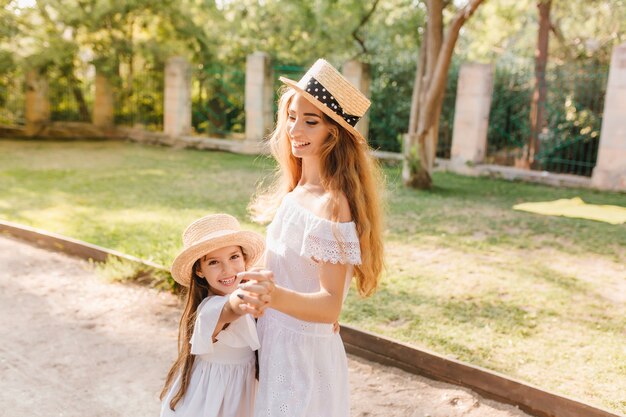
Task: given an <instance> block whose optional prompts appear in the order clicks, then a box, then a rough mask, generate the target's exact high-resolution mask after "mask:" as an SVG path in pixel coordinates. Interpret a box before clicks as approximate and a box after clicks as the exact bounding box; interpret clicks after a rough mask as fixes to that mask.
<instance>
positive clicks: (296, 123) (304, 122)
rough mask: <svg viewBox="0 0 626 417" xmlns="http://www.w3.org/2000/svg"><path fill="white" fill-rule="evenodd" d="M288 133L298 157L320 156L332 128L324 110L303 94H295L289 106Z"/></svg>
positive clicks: (294, 154)
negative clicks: (323, 112) (324, 115)
mask: <svg viewBox="0 0 626 417" xmlns="http://www.w3.org/2000/svg"><path fill="white" fill-rule="evenodd" d="M288 112H289V118H288V120H287V134H288V136H289V140H290V141H291V153H292V154H293V156H295V157H296V158H304V157H308V156H319V154H320V150H321V148H322V144H323V143H324V142H325V141H326V139H328V136H329V134H330V130H329V127H328V122H326V120H325V119H324V117H323V115H322V111H321V110H319V109H318V108H317V107H315V106H314V105H313V104H311V102H309V101H308V100H307V99H306V98H304V96H302V95H301V94H296V95H294V97H293V99H292V100H291V103H290V104H289V108H288Z"/></svg>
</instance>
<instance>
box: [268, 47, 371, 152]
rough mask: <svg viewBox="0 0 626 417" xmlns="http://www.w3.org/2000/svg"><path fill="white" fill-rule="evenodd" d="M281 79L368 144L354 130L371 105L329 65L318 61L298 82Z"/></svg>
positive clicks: (321, 60) (320, 60)
mask: <svg viewBox="0 0 626 417" xmlns="http://www.w3.org/2000/svg"><path fill="white" fill-rule="evenodd" d="M279 79H280V80H281V81H282V82H284V83H285V84H287V85H288V86H289V87H291V88H293V89H294V90H296V91H297V92H298V93H300V94H302V95H303V96H304V97H305V98H306V99H307V100H309V101H310V102H311V103H312V104H313V105H315V107H317V108H318V109H320V110H321V111H323V112H324V113H325V114H326V115H328V116H329V117H330V118H331V119H333V120H334V121H336V122H337V123H339V124H340V125H341V126H343V127H345V128H346V129H347V130H349V131H350V132H352V133H353V134H354V135H355V136H356V137H357V138H359V139H361V140H363V141H365V138H364V137H363V136H362V135H361V134H360V133H359V131H358V130H356V129H355V127H354V126H355V125H356V124H357V122H358V121H359V120H361V118H362V117H363V116H364V115H365V112H366V111H367V109H368V108H369V106H370V101H369V100H368V99H367V97H365V95H364V94H363V93H361V92H360V91H359V90H358V89H357V88H356V87H355V86H353V85H352V84H351V83H350V82H349V81H348V80H346V79H345V78H344V77H343V75H341V74H340V73H339V71H337V70H336V69H335V68H334V67H333V66H332V65H330V64H329V63H328V62H326V61H325V60H323V59H318V60H317V61H316V62H315V64H313V66H312V67H311V68H310V69H309V70H308V71H307V73H306V74H304V76H303V77H302V78H301V79H300V81H298V82H295V81H293V80H290V79H289V78H285V77H280V78H279Z"/></svg>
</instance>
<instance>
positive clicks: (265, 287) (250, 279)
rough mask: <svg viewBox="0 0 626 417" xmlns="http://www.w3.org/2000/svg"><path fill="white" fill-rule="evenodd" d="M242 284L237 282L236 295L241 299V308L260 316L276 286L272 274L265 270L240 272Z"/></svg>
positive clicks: (268, 303)
mask: <svg viewBox="0 0 626 417" xmlns="http://www.w3.org/2000/svg"><path fill="white" fill-rule="evenodd" d="M240 275H242V279H243V280H247V282H246V283H244V284H239V289H238V290H237V293H238V295H237V296H238V297H239V298H240V299H241V300H242V302H243V303H245V304H241V308H242V310H243V311H245V312H246V313H250V314H252V315H253V316H254V317H256V318H258V317H261V316H262V315H263V313H264V311H265V309H266V308H267V307H268V306H269V305H270V303H271V301H272V292H273V291H274V289H275V288H276V285H275V284H274V280H273V279H274V274H272V272H271V271H267V270H253V271H248V272H242V273H240Z"/></svg>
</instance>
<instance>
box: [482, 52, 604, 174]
mask: <svg viewBox="0 0 626 417" xmlns="http://www.w3.org/2000/svg"><path fill="white" fill-rule="evenodd" d="M533 74H534V69H533V65H532V63H531V62H530V61H521V60H518V61H517V62H511V63H507V62H499V63H498V64H497V65H496V73H495V78H494V91H493V95H492V103H491V112H490V115H489V130H488V146H489V149H488V160H489V161H490V162H493V163H498V164H504V165H513V164H514V162H515V159H516V158H519V157H520V156H521V155H522V148H523V147H524V146H526V144H527V143H528V138H529V136H530V102H531V96H532V91H533V86H534V78H533ZM607 76H608V68H606V67H605V66H602V65H597V64H596V63H593V62H591V63H586V64H585V63H582V62H579V63H575V64H571V65H564V64H563V65H549V66H548V69H547V71H546V74H545V77H546V85H547V98H546V103H545V119H546V126H545V129H543V131H542V133H541V134H540V136H539V137H540V144H539V153H538V154H537V156H536V158H537V160H538V164H539V168H540V169H545V170H548V171H551V172H557V173H571V174H577V175H586V176H590V175H591V172H592V169H593V167H594V166H595V161H596V155H597V151H598V141H599V138H600V127H601V124H602V111H603V103H604V97H605V94H606V83H607Z"/></svg>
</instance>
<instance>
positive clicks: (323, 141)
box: [244, 60, 383, 417]
mask: <svg viewBox="0 0 626 417" xmlns="http://www.w3.org/2000/svg"><path fill="white" fill-rule="evenodd" d="M281 81H283V82H284V83H285V84H287V85H288V86H289V87H290V88H289V89H288V90H287V91H286V92H285V93H284V94H283V95H282V97H281V99H280V102H279V109H278V117H277V125H276V129H275V131H274V133H273V134H272V136H271V138H270V144H271V148H272V153H273V155H274V157H275V158H276V159H277V161H278V164H279V170H278V176H277V180H276V182H275V184H274V187H273V188H272V189H270V191H268V192H267V193H265V194H262V195H260V196H259V197H258V198H257V199H256V201H254V202H253V203H252V205H251V210H252V212H253V214H255V216H256V218H259V219H263V218H265V219H273V220H272V222H271V224H270V225H269V227H268V229H267V241H266V242H267V251H266V263H267V264H266V266H267V267H268V269H270V270H271V271H272V272H273V273H274V276H275V277H276V284H277V286H276V289H275V290H274V292H273V293H272V299H271V301H270V305H269V307H270V308H269V309H268V310H267V311H266V313H265V315H264V316H263V317H261V318H260V319H259V322H258V326H257V330H258V332H259V337H260V341H261V349H260V351H259V352H260V354H259V366H260V376H259V391H258V393H257V399H256V405H255V414H254V415H255V416H256V417H268V416H269V417H271V416H289V417H305V416H311V417H318V416H332V417H347V416H349V414H350V404H349V397H350V392H349V387H348V368H347V360H346V355H345V351H344V348H343V343H342V341H341V338H340V336H339V334H336V333H333V330H332V323H333V322H335V321H336V320H337V319H338V317H339V314H340V312H341V308H342V305H343V301H344V300H345V297H346V294H347V292H348V289H349V286H350V282H351V280H352V278H353V276H354V277H355V278H356V287H357V289H358V291H359V293H360V294H361V295H364V296H367V295H370V294H372V293H373V291H374V290H375V289H376V287H377V284H378V280H379V277H380V274H381V270H382V267H383V245H382V216H381V211H382V210H381V206H380V202H379V195H378V189H379V187H381V185H380V184H381V183H380V181H379V178H380V175H379V174H380V170H379V168H378V166H377V165H376V164H375V163H374V161H373V160H372V158H371V156H370V152H369V151H370V149H369V146H368V145H367V142H366V140H365V139H364V138H363V137H362V136H361V134H360V133H359V132H358V131H357V130H356V129H355V127H354V126H355V125H356V122H357V121H358V120H359V118H360V117H362V116H363V115H364V114H365V112H366V111H367V108H368V107H369V104H370V103H369V100H368V99H367V98H366V97H365V96H364V95H363V94H361V92H359V91H358V90H357V89H356V88H355V87H353V86H352V85H351V84H350V83H349V82H348V81H347V80H346V79H345V78H344V77H343V76H342V75H341V74H340V73H339V72H338V71H337V70H335V69H334V68H333V67H332V66H331V65H330V64H329V63H328V62H326V61H324V60H318V61H317V62H316V63H315V65H313V67H312V68H311V69H309V71H308V72H307V73H306V74H305V75H304V77H303V78H302V79H301V80H300V81H299V82H298V83H296V82H295V81H292V80H289V79H285V78H281ZM244 276H246V277H247V278H248V279H253V280H260V279H263V277H262V276H261V275H260V274H259V273H257V272H247V273H244ZM247 285H248V284H245V285H244V287H245V286H247ZM250 291H251V292H254V291H255V290H254V289H253V288H250Z"/></svg>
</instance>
